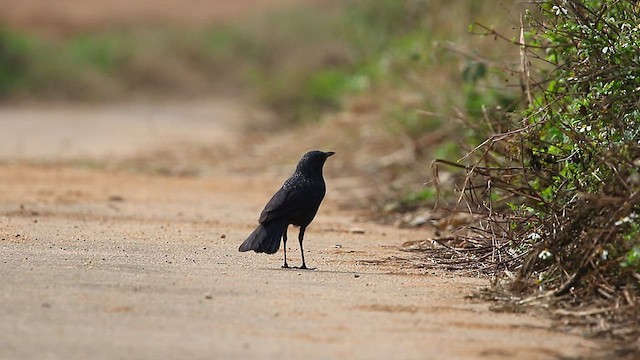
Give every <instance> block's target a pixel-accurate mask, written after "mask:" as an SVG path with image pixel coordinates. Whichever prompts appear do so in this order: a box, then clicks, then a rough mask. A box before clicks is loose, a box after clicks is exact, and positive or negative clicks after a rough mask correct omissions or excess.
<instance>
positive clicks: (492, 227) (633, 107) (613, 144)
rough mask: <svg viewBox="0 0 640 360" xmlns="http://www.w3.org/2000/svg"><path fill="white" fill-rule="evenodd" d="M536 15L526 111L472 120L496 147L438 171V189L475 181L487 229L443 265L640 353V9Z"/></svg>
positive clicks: (526, 42) (530, 34) (462, 239)
mask: <svg viewBox="0 0 640 360" xmlns="http://www.w3.org/2000/svg"><path fill="white" fill-rule="evenodd" d="M536 5H537V8H536V9H535V16H534V15H532V13H531V12H528V13H526V14H523V18H522V31H521V34H520V37H519V39H518V40H514V41H513V43H514V44H515V45H517V46H519V47H520V48H521V61H520V64H519V65H518V67H517V68H514V69H509V71H511V72H513V73H515V74H518V76H519V77H520V79H521V90H522V102H521V105H520V109H521V110H517V111H515V112H510V113H505V112H499V111H498V112H494V113H493V114H492V116H484V117H482V120H483V122H482V123H481V124H480V123H478V122H477V121H476V122H473V121H471V125H472V126H474V127H475V129H476V131H478V133H479V134H480V137H484V139H486V140H485V141H483V142H481V143H480V144H479V145H478V146H477V147H476V148H475V149H473V150H472V151H471V152H470V153H469V154H468V155H467V156H466V157H465V158H464V159H463V160H462V161H461V162H458V163H452V162H447V161H442V160H440V161H436V162H434V170H435V171H436V179H437V170H438V168H439V167H441V166H443V165H444V166H449V167H455V168H459V169H462V170H464V173H465V174H466V176H465V177H464V181H463V182H462V184H460V194H461V195H460V198H459V199H458V203H457V207H456V209H458V210H459V211H465V212H467V213H471V214H473V215H474V217H475V219H476V220H477V221H476V222H475V223H474V225H469V226H467V227H466V228H465V229H464V231H461V232H458V233H455V234H454V235H452V236H450V237H449V238H448V239H449V240H448V241H443V244H444V245H446V246H445V247H444V249H440V250H438V251H439V252H440V255H439V256H438V257H439V258H440V259H446V261H441V263H450V262H451V261H464V262H467V263H470V262H471V261H476V262H479V263H480V265H474V266H475V268H476V269H480V270H482V271H483V272H485V273H488V274H492V275H496V282H495V284H496V287H495V288H494V289H493V291H492V292H490V293H489V294H491V297H493V298H496V297H500V298H502V295H500V294H508V296H506V297H504V298H508V299H510V304H511V305H525V304H534V303H535V304H540V303H544V304H545V305H548V304H553V305H555V307H554V309H555V312H554V314H556V315H559V316H562V317H565V318H568V319H569V320H567V321H569V322H570V323H580V324H583V325H587V326H588V327H589V329H590V330H591V334H594V335H599V334H603V333H605V334H607V335H609V336H611V337H613V338H615V339H623V340H625V341H626V344H627V345H628V346H629V347H630V348H631V350H632V352H633V351H638V349H637V346H638V344H637V341H638V337H639V336H640V331H639V330H640V320H639V314H640V311H639V309H640V304H639V302H640V172H639V171H638V169H639V166H640V107H639V105H640V56H638V51H637V44H638V43H640V26H639V25H638V24H639V23H640V6H638V5H637V4H636V3H635V2H631V1H596V0H589V1H573V0H562V1H561V0H557V1H548V2H538V3H537V4H536ZM487 32H488V34H489V35H492V36H497V37H502V35H501V34H497V33H496V32H494V31H492V30H490V29H488V31H487ZM504 38H505V39H506V38H507V37H504ZM462 164H464V165H462ZM456 259H457V260H456ZM629 347H628V348H627V349H629Z"/></svg>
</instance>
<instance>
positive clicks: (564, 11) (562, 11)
mask: <svg viewBox="0 0 640 360" xmlns="http://www.w3.org/2000/svg"><path fill="white" fill-rule="evenodd" d="M552 9H553V10H554V11H555V12H556V16H558V15H560V14H563V15H564V16H567V13H568V11H567V9H565V8H563V7H560V6H557V5H554V6H553V8H552Z"/></svg>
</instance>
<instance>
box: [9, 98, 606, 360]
mask: <svg viewBox="0 0 640 360" xmlns="http://www.w3.org/2000/svg"><path fill="white" fill-rule="evenodd" d="M240 109H241V107H239V106H238V104H235V103H233V102H229V101H205V102H198V103H193V104H185V105H183V106H180V105H178V104H173V105H172V104H163V105H157V106H153V105H145V106H139V105H136V106H127V105H119V106H109V107H104V108H100V107H78V108H69V107H65V108H56V109H51V108H27V109H22V108H13V109H7V108H5V109H2V110H0V122H1V123H2V128H3V131H2V133H0V144H1V146H0V151H1V153H0V158H1V159H2V162H1V163H2V165H0V184H2V192H0V274H2V280H1V281H0V319H2V321H0V334H2V335H1V336H0V359H86V358H94V359H212V358H214V359H217V358H220V359H276V358H277V359H282V358H305V359H330V358H345V359H350V358H353V359H512V358H518V359H559V358H562V359H568V358H569V359H571V358H578V357H580V356H583V355H585V354H589V353H590V351H591V350H592V349H593V348H594V347H595V346H596V344H594V343H593V342H591V341H589V340H585V339H583V338H580V337H577V336H572V335H568V334H562V333H558V332H555V331H553V329H551V324H550V323H549V322H548V321H547V320H544V319H540V318H536V317H532V316H529V315H523V314H506V313H494V312H491V311H489V310H488V307H489V304H486V303H478V302H472V301H470V300H465V299H464V296H465V295H467V294H469V293H471V292H473V291H474V290H476V289H477V288H478V287H480V286H483V285H485V284H486V283H487V280H486V279H477V278H467V277H460V276H457V275H452V274H448V273H441V272H425V271H424V270H422V271H420V270H416V269H412V268H409V267H404V266H402V262H401V261H388V259H390V258H396V259H397V258H406V257H407V256H408V255H407V253H403V252H400V251H399V250H398V249H397V247H398V246H399V245H400V244H402V242H404V241H406V240H415V239H421V238H424V237H425V236H426V235H427V234H425V233H424V230H422V231H416V230H403V229H396V228H393V227H383V226H380V225H376V224H372V223H366V222H358V221H356V220H355V219H356V218H357V215H358V214H357V213H356V212H353V211H346V210H344V209H343V208H342V207H341V206H340V205H339V204H341V203H343V202H344V201H345V199H348V198H349V196H350V192H352V191H355V190H356V189H357V187H358V180H357V179H353V178H350V177H349V176H348V174H342V175H337V174H335V173H334V172H332V171H331V167H332V164H331V160H334V158H331V159H330V161H329V162H328V163H327V168H328V169H327V170H328V171H327V174H328V175H327V183H328V195H327V198H326V200H325V203H324V204H323V206H322V207H321V209H320V212H319V215H318V216H317V218H316V220H315V221H314V223H312V224H311V226H310V227H309V229H308V231H307V240H306V242H305V249H306V251H307V254H306V258H307V263H308V264H309V265H310V266H314V267H317V270H314V271H299V270H284V269H281V268H280V265H281V261H282V258H281V256H282V252H281V251H280V252H279V253H278V254H276V255H273V256H266V255H260V254H254V253H239V252H238V251H237V247H238V245H239V244H240V243H241V242H242V241H243V240H244V238H245V237H246V235H247V234H249V233H250V232H251V231H252V230H253V227H254V226H255V223H256V220H257V217H258V214H259V212H260V210H261V209H262V206H263V205H264V203H265V202H266V201H267V200H268V199H269V197H270V196H271V194H272V193H273V192H274V191H275V190H276V189H277V188H278V187H279V186H280V184H281V182H282V181H283V180H284V179H285V178H286V177H287V176H288V175H289V173H290V172H291V171H292V170H293V167H294V166H295V162H296V161H297V158H298V157H299V155H300V154H302V153H303V152H304V151H306V150H307V149H306V145H307V144H305V143H304V142H298V143H295V144H293V143H292V144H290V146H287V147H286V148H282V149H281V152H283V153H288V154H290V155H288V156H285V157H286V158H287V159H288V160H287V161H286V162H285V163H275V164H274V163H273V162H274V160H273V159H270V158H269V157H263V158H260V156H259V154H256V153H255V148H252V147H249V149H248V147H247V146H246V144H245V138H244V135H243V131H242V129H243V126H242V123H243V121H246V120H245V119H246V118H247V113H246V111H244V110H240ZM80 119H81V120H80ZM74 122H77V123H74ZM74 124H75V125H74ZM150 124H151V125H150ZM264 141H266V142H267V143H269V142H273V143H275V144H278V142H277V141H278V139H277V136H275V135H274V139H273V140H264ZM211 143H215V144H216V146H219V147H220V149H231V150H234V151H228V152H227V151H221V153H223V154H224V156H221V157H220V156H218V157H216V156H215V155H211V156H212V160H211V162H210V163H209V168H208V170H207V171H206V172H203V173H201V175H200V176H187V177H176V176H173V177H168V176H162V175H153V173H139V172H138V173H136V172H131V171H127V169H125V170H122V169H121V168H118V167H115V168H110V169H112V170H108V169H109V168H107V169H105V168H104V167H102V166H93V165H91V164H102V163H104V162H114V161H115V162H117V161H120V160H122V161H126V159H128V158H130V157H132V156H134V157H135V156H137V154H140V153H145V154H162V152H157V151H156V150H158V149H165V150H166V153H171V152H172V151H178V150H177V149H182V148H184V147H185V146H190V147H197V146H199V145H202V144H209V145H210V144H211ZM185 144H188V145H185ZM274 146H275V145H274ZM324 150H338V149H324ZM338 151H339V150H338ZM214 152H215V151H214ZM339 156H340V154H339V153H338V154H337V155H336V156H335V157H339ZM87 159H90V160H87ZM183 161H184V162H187V163H188V162H189V161H191V159H189V158H186V159H184V160H183ZM87 164H89V165H87ZM240 168H241V169H243V170H237V169H240ZM113 169H117V170H113ZM246 169H253V170H252V171H253V173H251V172H248V171H246ZM354 228H358V229H359V230H360V231H358V232H357V233H353V232H352V231H351V230H353V229H354ZM361 232H364V233H361ZM296 233H297V230H294V231H292V235H294V234H296ZM288 253H289V254H290V258H291V263H292V264H296V265H297V264H298V263H299V261H300V260H299V249H298V247H297V244H296V242H295V241H291V242H290V247H289V251H288Z"/></svg>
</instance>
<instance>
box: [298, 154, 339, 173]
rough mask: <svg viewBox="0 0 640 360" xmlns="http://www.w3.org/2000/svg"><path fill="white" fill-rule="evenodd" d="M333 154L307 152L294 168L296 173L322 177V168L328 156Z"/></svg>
mask: <svg viewBox="0 0 640 360" xmlns="http://www.w3.org/2000/svg"><path fill="white" fill-rule="evenodd" d="M333 154H335V153H334V152H333V151H327V152H324V151H318V150H314V151H309V152H308V153H306V154H304V155H303V156H302V159H300V162H299V163H298V167H297V168H296V172H299V173H305V174H320V175H322V167H323V166H324V162H325V161H326V160H327V158H328V157H329V156H331V155H333Z"/></svg>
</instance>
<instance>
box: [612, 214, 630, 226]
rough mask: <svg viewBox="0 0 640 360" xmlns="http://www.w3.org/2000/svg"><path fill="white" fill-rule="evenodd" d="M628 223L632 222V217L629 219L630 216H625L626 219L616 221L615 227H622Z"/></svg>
mask: <svg viewBox="0 0 640 360" xmlns="http://www.w3.org/2000/svg"><path fill="white" fill-rule="evenodd" d="M628 222H631V218H630V217H628V216H625V217H623V218H622V219H620V220H618V221H616V222H615V225H616V226H620V225H622V224H626V223H628Z"/></svg>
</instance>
